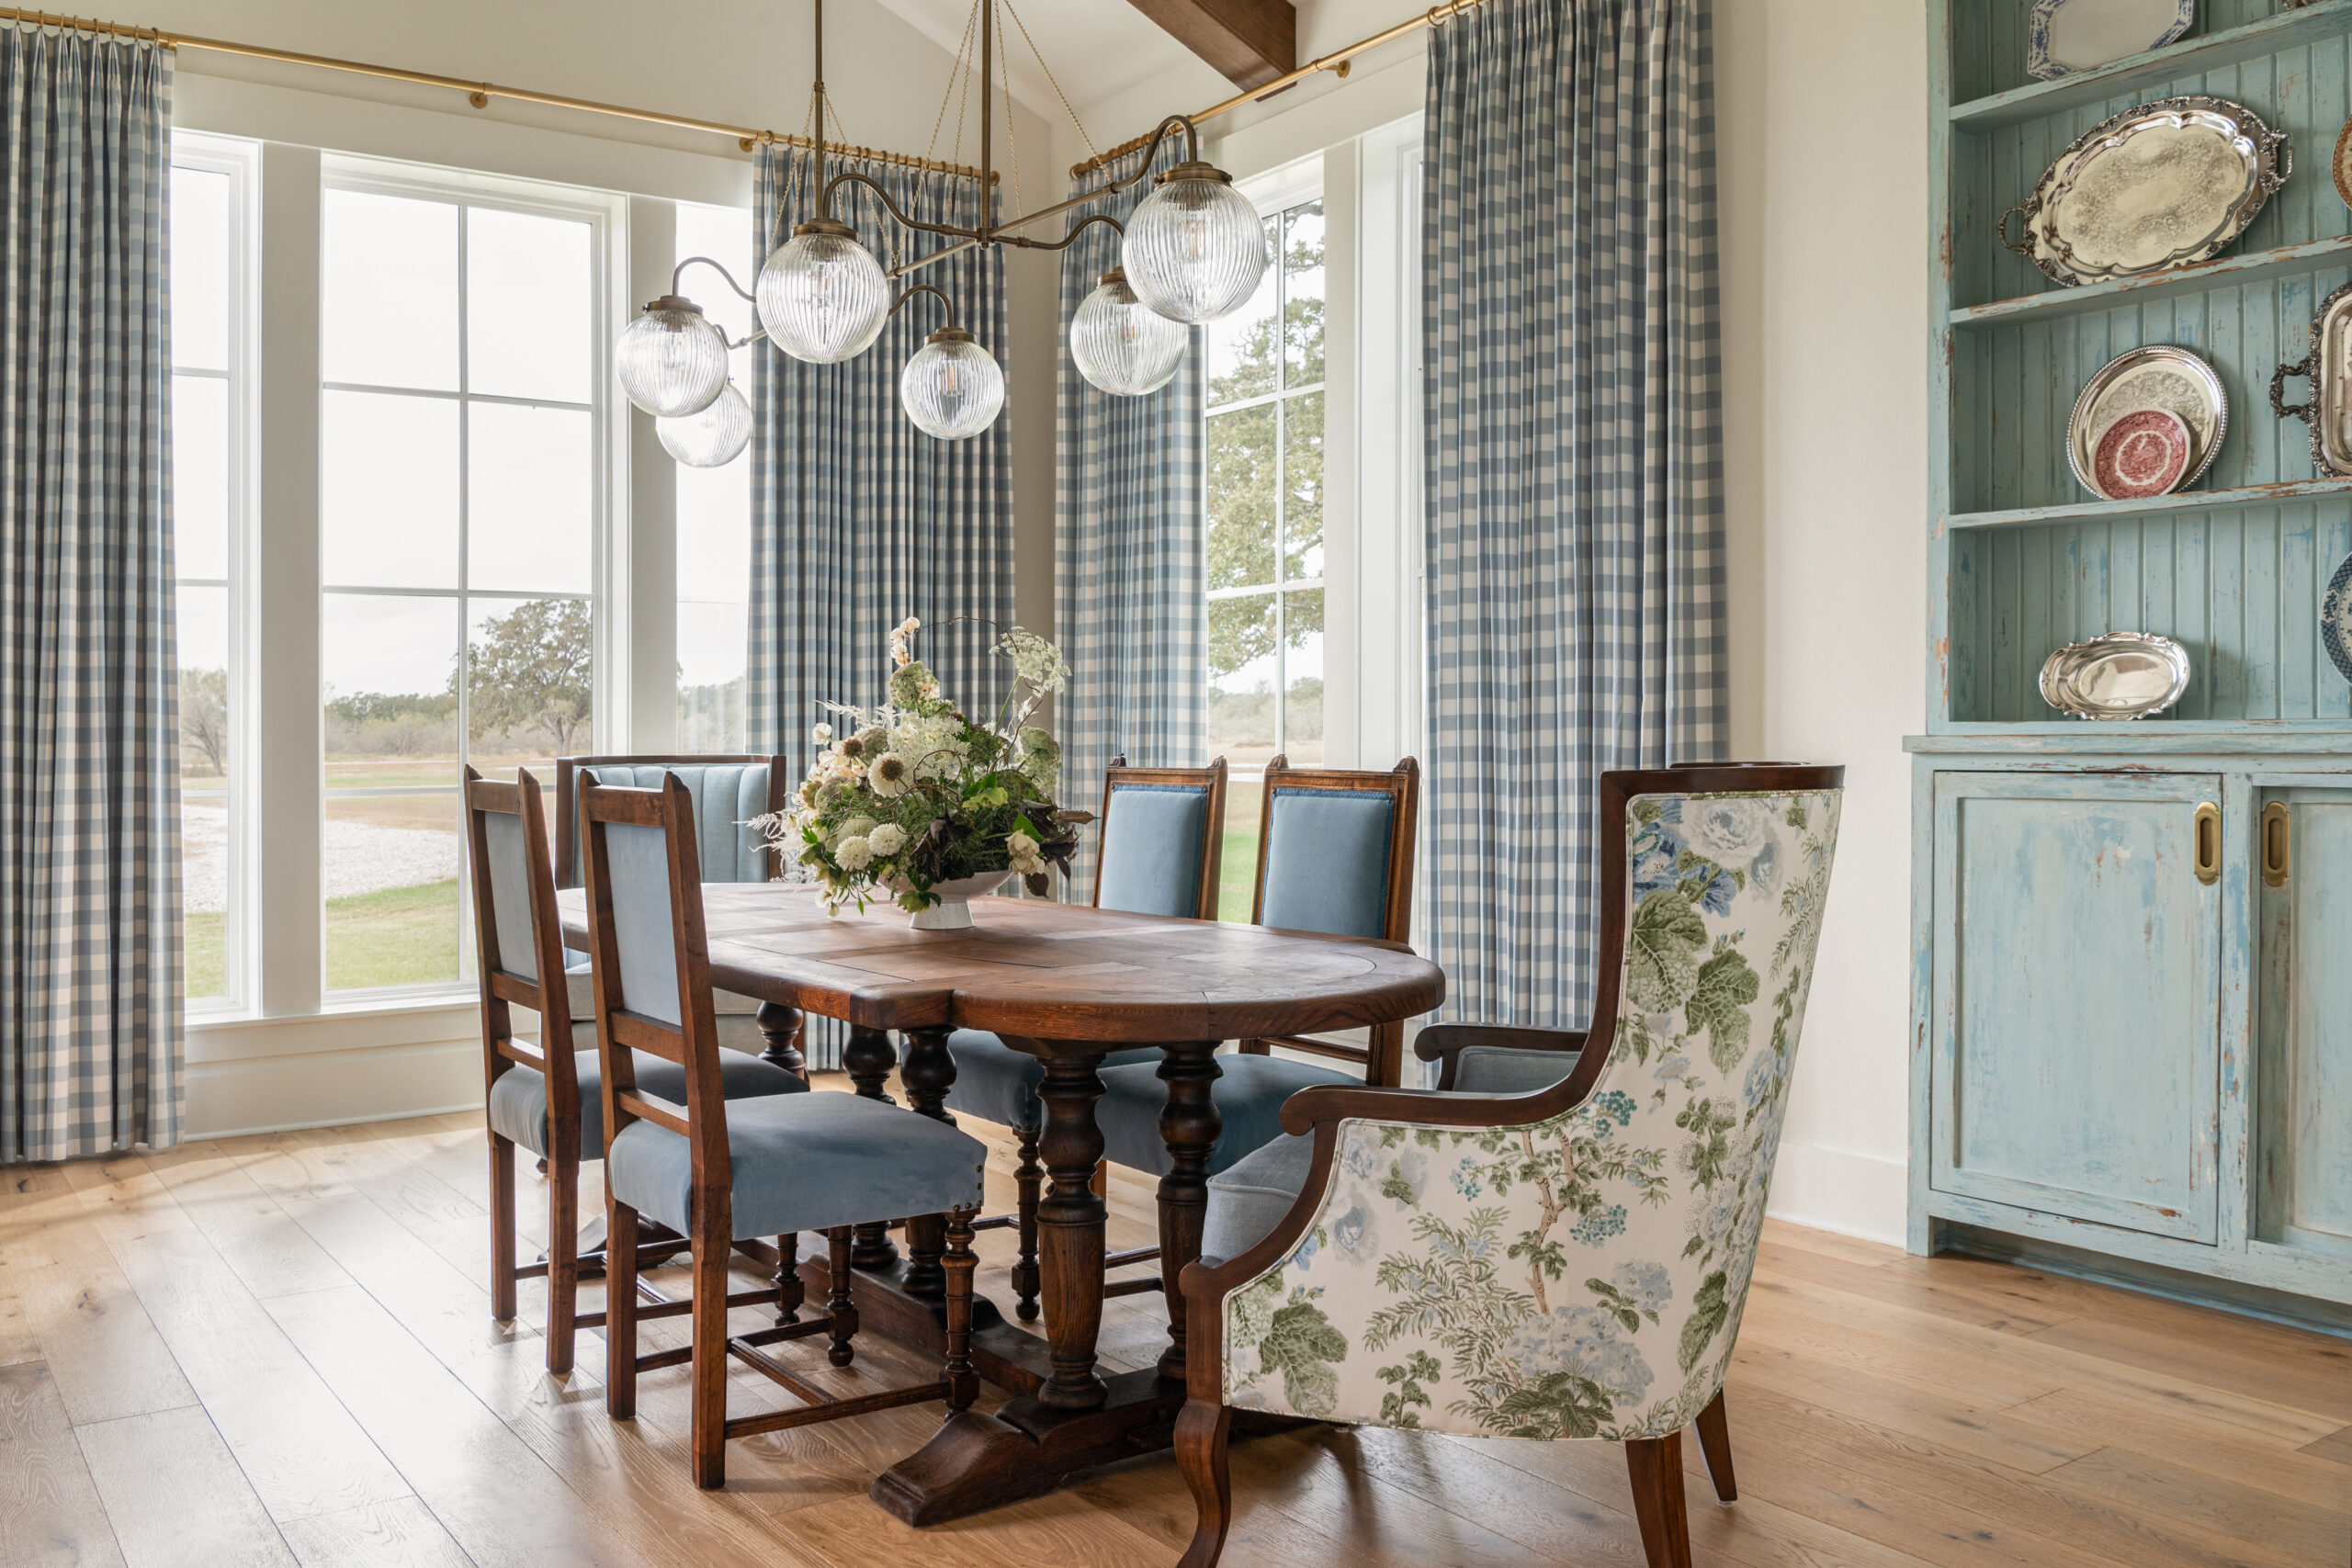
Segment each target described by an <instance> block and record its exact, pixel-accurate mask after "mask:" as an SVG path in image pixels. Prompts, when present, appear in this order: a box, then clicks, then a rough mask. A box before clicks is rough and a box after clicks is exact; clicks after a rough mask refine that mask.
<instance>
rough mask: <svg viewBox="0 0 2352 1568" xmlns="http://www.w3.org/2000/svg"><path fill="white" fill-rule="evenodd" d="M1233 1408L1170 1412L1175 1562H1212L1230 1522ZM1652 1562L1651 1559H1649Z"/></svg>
mask: <svg viewBox="0 0 2352 1568" xmlns="http://www.w3.org/2000/svg"><path fill="white" fill-rule="evenodd" d="M1232 1435H1233V1411H1232V1409H1231V1408H1230V1407H1229V1406H1227V1405H1224V1404H1216V1403H1213V1402H1212V1401H1209V1400H1205V1399H1188V1400H1186V1401H1185V1402H1184V1408H1183V1410H1182V1412H1180V1413H1179V1414H1178V1416H1177V1417H1176V1468H1177V1469H1178V1470H1180V1471H1182V1472H1183V1475H1184V1483H1185V1484H1186V1485H1188V1486H1190V1487H1191V1488H1192V1489H1193V1508H1194V1510H1195V1516H1194V1523H1193V1543H1192V1545H1190V1546H1188V1547H1186V1548H1185V1549H1184V1559H1183V1561H1182V1562H1180V1563H1178V1564H1177V1568H1216V1560H1217V1559H1218V1558H1219V1557H1220V1556H1222V1555H1224V1552H1225V1535H1226V1531H1227V1530H1228V1529H1231V1528H1232V1526H1233V1478H1232V1474H1231V1472H1230V1469H1229V1467H1228V1465H1227V1443H1228V1439H1230V1438H1231V1437H1232ZM1653 1562H1655V1559H1653Z"/></svg>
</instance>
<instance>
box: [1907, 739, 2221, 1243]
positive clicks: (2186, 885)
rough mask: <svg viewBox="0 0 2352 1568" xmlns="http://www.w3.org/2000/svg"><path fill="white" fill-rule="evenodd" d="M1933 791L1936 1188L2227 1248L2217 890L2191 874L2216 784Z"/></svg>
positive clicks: (1974, 779)
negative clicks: (2222, 1207)
mask: <svg viewBox="0 0 2352 1568" xmlns="http://www.w3.org/2000/svg"><path fill="white" fill-rule="evenodd" d="M1934 789H1935V812H1936V860H1935V895H1934V896H1935V898H1936V902H1937V904H1938V906H1939V908H1938V911H1937V919H1936V931H1937V936H1938V942H1939V944H1940V946H1941V948H1942V951H1940V952H1939V953H1938V954H1937V963H1936V988H1935V1012H1934V1021H1933V1024H1932V1026H1931V1027H1932V1028H1933V1030H1934V1032H1935V1035H1936V1039H1935V1040H1934V1042H1933V1043H1932V1044H1931V1046H1930V1051H1931V1058H1932V1071H1933V1074H1934V1086H1933V1094H1934V1109H1935V1127H1936V1138H1935V1142H1934V1145H1933V1148H1932V1151H1931V1163H1932V1171H1931V1179H1932V1181H1933V1185H1934V1188H1935V1190H1937V1191H1939V1192H1948V1193H1962V1194H1966V1195H1969V1196H1973V1197H1976V1198H1982V1199H1985V1200H1988V1201H1994V1202H1999V1203H2015V1204H2019V1205H2022V1206H2025V1207H2029V1208H2033V1209H2037V1210H2041V1211H2042V1212H2044V1213H2052V1214H2064V1215H2070V1216H2073V1217H2075V1218H2077V1219H2084V1220H2093V1221H2098V1222H2099V1223H2101V1224H2113V1225H2123V1226H2128V1227H2130V1228H2131V1229H2134V1230H2141V1231H2146V1232H2150V1233H2152V1234H2154V1235H2169V1236H2179V1237H2183V1238H2185V1239H2188V1240H2192V1241H2200V1242H2211V1241H2212V1240H2213V1238H2214V1235H2215V1228H2216V1224H2217V1223H2218V1207H2217V1205H2216V1202H2215V1200H2214V1191H2215V1186H2216V1179H2217V1170H2218V1166H2219V1163H2220V1156H2221V1150H2220V1134H2219V1132H2218V1128H2219V1121H2220V1118H2219V1111H2220V1094H2221V1078H2220V1059H2221V984H2220V981H2221V964H2220V953H2221V938H2222V919H2221V897H2220V892H2219V888H2218V886H2217V885H2215V884H2213V883H2208V882H2205V881H2202V880H2200V879H2199V874H2198V872H2197V869H2196V858H2197V857H2196V845H2197V837H2198V833H2199V821H2198V815H2199V807H2213V810H2214V811H2215V812H2216V813H2217V812H2218V809H2219V807H2218V805H2217V803H2218V802H2219V800H2220V798H2221V780H2220V779H2219V778H2217V777H2211V776H2203V775H2198V774H2180V773H2165V774H2160V775H2157V776H2154V777H2115V776H2112V775H2103V774H2093V775H2088V776H2086V775H2080V774H2071V775H2070V774H2032V773H1956V772H1955V773H1938V774H1937V775H1936V777H1935V785H1934ZM2208 832H2209V836H2210V837H2211V840H2212V841H2213V843H2214V845H2215V847H2216V848H2218V840H2219V829H2218V825H2216V826H2214V827H2212V828H2211V829H2208Z"/></svg>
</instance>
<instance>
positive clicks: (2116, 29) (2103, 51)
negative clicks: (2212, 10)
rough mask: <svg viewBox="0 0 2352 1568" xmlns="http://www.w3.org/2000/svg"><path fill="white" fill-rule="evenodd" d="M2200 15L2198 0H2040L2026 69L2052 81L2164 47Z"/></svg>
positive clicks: (2030, 24) (2030, 28)
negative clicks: (2198, 12)
mask: <svg viewBox="0 0 2352 1568" xmlns="http://www.w3.org/2000/svg"><path fill="white" fill-rule="evenodd" d="M2196 21H2197V0H2034V5H2033V11H2032V13H2031V14H2030V16H2028V17H2027V18H2026V47H2025V73H2026V74H2027V75H2029V76H2030V77H2032V78H2033V79H2034V80H2035V81H2037V82H2052V81H2055V80H2057V79H2058V78H2059V77H2061V76H2067V75H2071V74H2073V73H2075V72H2077V71H2096V70H2097V69H2098V67H2100V66H2102V65H2106V64H2109V63H2110V62H2114V61H2118V60H2121V59H2123V58H2125V57H2126V56H2128V55H2133V54H2145V53H2146V52H2147V51H2150V50H2152V49H2162V48H2163V47H2164V46H2165V45H2166V44H2168V43H2171V42H2173V41H2174V40H2175V39H2178V38H2179V37H2180V36H2181V35H2182V34H2183V33H2186V32H2187V31H2188V29H2189V28H2191V27H2192V26H2194V25H2195V24H2196Z"/></svg>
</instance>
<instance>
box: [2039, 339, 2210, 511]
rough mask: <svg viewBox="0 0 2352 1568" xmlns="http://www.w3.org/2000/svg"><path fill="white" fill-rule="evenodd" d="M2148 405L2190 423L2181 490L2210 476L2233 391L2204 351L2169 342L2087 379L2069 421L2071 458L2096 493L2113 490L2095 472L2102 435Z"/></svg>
mask: <svg viewBox="0 0 2352 1568" xmlns="http://www.w3.org/2000/svg"><path fill="white" fill-rule="evenodd" d="M2142 409H2163V410H2164V411H2165V412H2167V413H2171V414H2174V415H2177V416H2178V418H2179V420H2180V423H2183V424H2185V425H2187V426H2188V442H2189V446H2188V467H2187V468H2183V469H2182V470H2181V474H2180V479H2179V480H2178V481H2177V483H2175V484H2174V485H2173V487H2172V488H2173V489H2175V490H2187V489H2188V487H2189V486H2190V485H2193V484H2195V483H2196V482H2197V481H2198V480H2199V479H2202V478H2203V477H2204V474H2205V470H2206V469H2208V468H2211V467H2212V466H2213V458H2214V456H2215V455H2216V454H2217V453H2219V452H2220V451H2221V449H2222V436H2223V435H2225V434H2228V433H2229V428H2230V396H2229V393H2228V392H2226V391H2224V390H2223V389H2222V375H2221V372H2220V371H2218V370H2216V369H2214V368H2213V367H2212V366H2211V365H2210V364H2208V363H2207V362H2206V361H2205V359H2204V358H2203V357H2202V356H2200V355H2196V354H2193V353H2191V352H2190V351H2189V350H2188V349H2185V348H2182V347H2180V346H2178V345H2177V344H2169V343H2152V344H2147V345H2146V346H2145V347H2143V348H2135V349H2132V350H2131V351H2130V352H2129V353H2126V354H2120V355H2117V356H2116V357H2114V358H2113V359H2110V360H2109V361H2108V362H2107V363H2106V364H2105V365H2103V366H2101V367H2099V369H2098V374H2097V375H2095V376H2093V377H2092V378H2090V379H2089V380H2087V381H2086V382H2084V383H2083V390H2082V395H2081V396H2079V397H2077V398H2076V399H2075V412H2073V413H2072V414H2071V415H2069V416H2068V417H2067V420H2066V461H2067V463H2068V464H2069V465H2070V466H2072V468H2074V470H2075V479H2076V481H2077V482H2079V483H2080V484H2081V485H2082V487H2083V488H2084V489H2085V490H2086V491H2090V492H2091V493H2092V494H2093V495H2098V496H2105V495H2106V494H2107V492H2106V491H2103V490H2101V489H2100V488H2099V485H2098V479H2096V478H2095V477H2094V474H2095V472H2096V468H2095V465H2094V463H2093V461H2092V458H2093V454H2095V453H2097V452H2098V443H2099V437H2101V436H2103V435H2105V434H2107V432H2108V429H2109V426H2111V425H2113V424H2114V423H2115V422H2116V421H2117V420H2119V419H2121V418H2122V417H2123V416H2124V415H2125V414H2128V413H2136V412H2139V411H2140V410H2142ZM2109 499H2110V500H2112V499H2113V498H2112V497H2109Z"/></svg>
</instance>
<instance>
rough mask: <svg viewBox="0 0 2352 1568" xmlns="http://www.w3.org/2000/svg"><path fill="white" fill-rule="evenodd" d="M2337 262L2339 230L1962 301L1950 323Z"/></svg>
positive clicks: (2067, 308)
mask: <svg viewBox="0 0 2352 1568" xmlns="http://www.w3.org/2000/svg"><path fill="white" fill-rule="evenodd" d="M2336 266H2352V235H2337V236H2335V237H2334V238H2332V239H2326V240H2312V241H2309V242H2307V243H2303V244H2300V245H2282V246H2280V247H2278V249H2276V250H2269V251H2252V252H2247V253H2245V254H2240V255H2234V256H2223V257H2222V258H2220V259H2219V260H2216V261H2209V262H2199V263H2198V264H2197V265H2194V266H2182V267H2175V268H2173V269H2172V270H2171V271H2169V272H2158V273H2151V274H2149V275H2148V276H2144V277H2123V278H2117V279H2116V280H2114V281H2113V282H2110V283H2086V284H2082V285H2080V286H2078V287H2076V288H2052V289H2051V290H2050V291H2049V292H2047V293H2044V294H2027V295H2022V296H2020V297H2018V299H1996V300H1994V301H1993V302H1992V303H1990V304H1987V305H1958V306H1954V307H1953V308H1952V311H1951V324H1952V325H1953V326H1954V327H1960V328H1971V327H1974V328H1985V327H2005V326H2008V325H2010V324H2012V323H2014V322H2018V321H2055V320H2057V319H2059V318H2061V317H2064V316H2075V315H2081V314H2084V313H2085V312H2086V311H2091V310H2112V309H2114V308H2115V307H2117V306H2119V305H2136V304H2139V303H2141V302H2143V301H2144V300H2154V299H2175V298H2177V297H2179V296H2181V295H2184V294H2195V293H2198V292H2199V291H2200V290H2203V289H2207V288H2227V287H2231V286H2234V285H2236V284H2241V283H2254V282H2257V281H2260V280H2262V279H2265V278H2273V277H2291V276H2296V275H2297V274H2300V273H2312V272H2325V271H2326V270H2327V269H2329V268H2330V267H2336Z"/></svg>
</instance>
